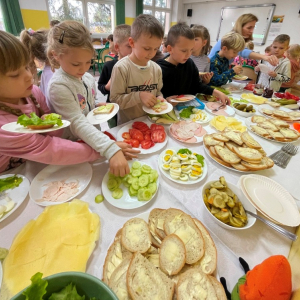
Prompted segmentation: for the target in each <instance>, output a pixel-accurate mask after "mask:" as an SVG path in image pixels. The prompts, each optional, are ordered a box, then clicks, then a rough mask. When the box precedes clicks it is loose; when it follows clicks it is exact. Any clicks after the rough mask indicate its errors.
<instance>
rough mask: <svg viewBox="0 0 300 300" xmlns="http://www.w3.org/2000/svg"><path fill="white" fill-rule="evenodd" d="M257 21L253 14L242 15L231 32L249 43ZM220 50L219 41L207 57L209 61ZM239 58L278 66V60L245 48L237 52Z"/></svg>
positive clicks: (272, 56)
mask: <svg viewBox="0 0 300 300" xmlns="http://www.w3.org/2000/svg"><path fill="white" fill-rule="evenodd" d="M257 21H258V18H257V17H256V16H255V15H253V14H243V15H241V16H240V17H239V18H238V19H237V20H236V22H235V24H234V26H233V29H232V31H234V32H237V33H239V34H240V35H242V36H243V37H244V39H245V42H249V41H252V40H253V36H252V34H253V31H254V28H255V24H256V22H257ZM220 50H221V39H219V40H218V42H217V43H216V45H215V46H214V47H213V48H212V49H211V51H210V53H209V55H208V57H209V58H210V59H211V58H212V57H213V56H214V55H215V54H216V52H217V51H220ZM239 56H241V57H243V58H250V59H256V60H259V59H262V60H265V61H268V62H269V63H270V64H272V65H274V66H275V65H277V64H278V59H277V58H276V56H274V55H270V56H267V55H264V54H259V53H256V52H254V51H252V50H250V49H247V48H245V49H244V50H242V51H240V52H239Z"/></svg>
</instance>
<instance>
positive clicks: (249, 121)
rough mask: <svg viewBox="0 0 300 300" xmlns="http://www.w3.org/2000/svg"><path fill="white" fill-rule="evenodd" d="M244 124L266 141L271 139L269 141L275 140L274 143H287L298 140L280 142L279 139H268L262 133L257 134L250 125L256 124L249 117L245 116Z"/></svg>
mask: <svg viewBox="0 0 300 300" xmlns="http://www.w3.org/2000/svg"><path fill="white" fill-rule="evenodd" d="M245 124H246V126H247V128H248V129H249V130H250V131H251V132H253V133H254V134H256V135H257V136H259V137H261V138H263V139H265V140H267V141H271V142H275V143H280V144H288V143H294V142H297V141H298V140H299V139H298V140H296V141H290V142H281V141H277V140H273V139H272V140H271V139H268V138H266V137H264V136H262V135H259V134H257V133H256V132H255V131H254V130H252V128H251V125H256V123H252V121H251V117H250V118H246V120H245Z"/></svg>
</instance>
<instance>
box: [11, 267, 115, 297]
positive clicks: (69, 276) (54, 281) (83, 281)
mask: <svg viewBox="0 0 300 300" xmlns="http://www.w3.org/2000/svg"><path fill="white" fill-rule="evenodd" d="M43 279H45V280H47V281H48V286H47V288H46V289H47V294H46V295H45V296H44V297H43V298H44V299H48V298H49V297H50V296H51V294H52V293H55V292H59V291H60V290H62V289H63V288H64V287H65V286H67V285H68V284H70V283H71V282H72V283H73V284H75V285H76V289H77V292H78V294H79V295H81V296H83V295H84V296H86V300H88V299H90V298H91V297H96V299H101V300H118V297H117V296H116V295H115V294H114V292H113V291H112V290H111V289H110V288H109V287H108V286H107V285H106V284H105V283H104V282H102V281H101V280H100V279H98V278H97V277H94V276H92V275H89V274H87V273H82V272H63V273H58V274H54V275H51V276H48V277H45V278H43ZM24 290H26V289H24ZM24 290H23V291H24ZM23 291H21V292H20V293H18V294H17V295H15V296H14V297H12V298H11V299H10V300H25V296H24V295H22V293H23Z"/></svg>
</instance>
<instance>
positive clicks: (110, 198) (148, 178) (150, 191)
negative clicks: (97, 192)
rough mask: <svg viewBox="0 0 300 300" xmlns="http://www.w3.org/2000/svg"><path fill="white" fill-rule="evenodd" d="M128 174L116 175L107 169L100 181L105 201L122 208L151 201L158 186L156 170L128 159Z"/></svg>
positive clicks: (130, 207) (136, 206) (133, 206)
mask: <svg viewBox="0 0 300 300" xmlns="http://www.w3.org/2000/svg"><path fill="white" fill-rule="evenodd" d="M128 163H129V167H130V174H128V175H126V176H125V177H117V176H114V175H113V174H110V172H109V171H108V172H107V173H106V174H105V176H104V178H103V181H102V193H103V196H104V198H105V200H106V201H107V202H109V203H110V204H111V205H113V206H115V207H118V208H122V209H134V208H138V207H141V206H143V205H145V204H147V203H148V202H149V201H151V200H152V199H153V198H154V197H155V195H156V193H157V189H158V186H159V180H158V172H157V170H154V169H152V167H151V166H149V165H147V164H145V163H142V162H139V161H130V162H128Z"/></svg>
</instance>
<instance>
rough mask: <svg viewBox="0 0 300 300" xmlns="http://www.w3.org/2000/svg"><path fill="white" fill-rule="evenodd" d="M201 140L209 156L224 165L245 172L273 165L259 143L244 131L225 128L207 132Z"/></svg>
mask: <svg viewBox="0 0 300 300" xmlns="http://www.w3.org/2000/svg"><path fill="white" fill-rule="evenodd" d="M203 141H204V145H205V147H206V148H207V149H208V150H209V153H210V156H211V157H212V158H213V159H214V160H215V161H217V162H218V163H220V164H222V165H224V166H226V167H229V168H234V169H236V170H239V171H243V172H247V171H258V170H265V169H269V168H272V167H273V165H274V162H273V161H272V159H270V158H269V157H266V152H265V151H264V150H263V148H262V147H261V145H260V144H259V143H258V142H257V141H256V140H254V139H253V137H252V136H251V135H249V133H248V132H246V131H245V132H243V133H241V132H237V131H229V130H225V131H223V132H222V133H212V134H207V135H205V136H204V138H203Z"/></svg>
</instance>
